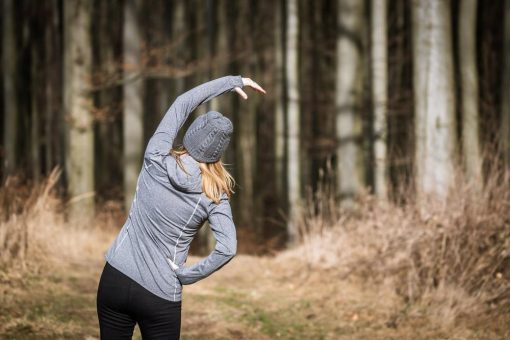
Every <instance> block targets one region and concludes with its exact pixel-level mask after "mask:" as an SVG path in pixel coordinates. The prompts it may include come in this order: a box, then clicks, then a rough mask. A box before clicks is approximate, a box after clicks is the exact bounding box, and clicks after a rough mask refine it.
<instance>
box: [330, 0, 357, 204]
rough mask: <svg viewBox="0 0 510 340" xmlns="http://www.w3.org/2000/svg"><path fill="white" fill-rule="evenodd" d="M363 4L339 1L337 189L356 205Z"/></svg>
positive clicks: (353, 0)
mask: <svg viewBox="0 0 510 340" xmlns="http://www.w3.org/2000/svg"><path fill="white" fill-rule="evenodd" d="M363 10H364V9H363V1H358V0H339V1H338V30H339V32H338V33H337V34H338V38H337V45H336V54H337V70H336V101H335V105H336V134H337V143H338V146H337V152H336V156H337V190H338V193H339V196H340V198H341V200H342V203H343V204H344V205H346V206H351V205H352V204H353V199H354V198H355V197H356V195H358V194H359V193H360V190H361V189H362V186H363V178H364V173H363V154H362V148H361V138H362V129H361V128H362V126H361V112H360V111H361V110H360V99H361V85H362V79H363V67H362V66H363V65H362V60H363V58H362V48H363V44H362V28H363V25H364V23H363Z"/></svg>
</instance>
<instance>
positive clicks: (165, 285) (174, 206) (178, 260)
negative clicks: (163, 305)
mask: <svg viewBox="0 0 510 340" xmlns="http://www.w3.org/2000/svg"><path fill="white" fill-rule="evenodd" d="M235 87H243V82H242V78H241V77H240V76H227V77H222V78H219V79H216V80H212V81H210V82H207V83H205V84H202V85H200V86H197V87H195V88H193V89H191V90H189V91H188V92H186V93H184V94H182V95H180V96H179V97H177V99H176V100H175V102H174V103H173V104H172V106H171V107H170V108H169V109H168V111H167V112H166V114H165V116H164V117H163V119H162V121H161V123H160V124H159V126H158V128H157V129H156V132H155V133H154V135H153V136H152V137H151V139H150V141H149V143H148V145H147V149H146V150H145V154H144V159H143V166H142V169H141V171H140V175H139V176H138V182H137V186H136V192H135V196H134V199H133V202H132V204H131V208H130V211H129V216H128V218H127V220H126V222H125V223H124V225H123V227H122V229H121V230H120V232H119V234H118V235H117V237H116V238H115V240H114V241H113V243H112V245H111V246H110V248H109V249H108V251H107V252H106V255H105V259H106V261H107V262H108V263H109V264H110V265H112V266H113V267H115V268H116V269H118V270H119V271H121V272H122V273H124V274H125V275H127V276H129V277H130V278H131V279H133V280H134V281H136V282H137V283H139V284H140V285H142V286H143V287H145V288H146V289H147V290H149V291H150V292H152V293H154V294H155V295H157V296H159V297H162V298H164V299H167V300H170V301H180V300H181V292H182V284H191V283H194V282H196V281H198V280H201V279H203V278H205V277H207V276H208V275H210V274H211V273H213V272H214V271H216V270H218V269H219V268H220V267H222V266H223V265H225V264H226V263H227V262H228V261H229V260H230V259H231V258H232V257H233V256H234V255H235V253H236V248H237V242H236V230H235V226H234V222H233V220H232V212H231V209H230V204H229V201H228V198H227V196H226V194H223V196H222V199H221V201H220V203H219V204H215V203H214V202H213V201H211V200H210V199H209V198H208V197H207V196H205V194H204V193H203V192H202V186H201V172H200V168H199V165H198V162H197V161H195V160H194V159H193V158H192V157H191V156H189V155H184V156H182V161H183V163H184V166H185V168H186V170H187V172H188V174H186V173H185V172H184V171H182V169H181V168H180V167H179V165H178V164H177V162H176V160H175V158H174V157H173V156H171V155H170V154H169V151H170V149H171V148H172V143H173V141H174V139H175V137H176V135H177V132H178V131H179V129H180V128H181V126H182V125H183V123H184V122H185V121H186V119H187V118H188V116H189V114H190V113H191V112H192V111H193V110H194V109H195V108H196V107H197V106H199V105H200V104H202V103H204V102H207V101H209V100H211V99H212V98H214V97H216V96H219V95H221V94H223V93H225V92H228V91H232V90H233V89H234V88H235ZM206 220H208V221H209V225H210V227H211V230H212V231H213V233H214V236H215V238H216V246H215V248H214V250H213V251H212V252H211V254H210V255H209V256H208V257H206V258H204V259H202V260H200V261H199V262H198V263H196V264H194V265H192V266H189V267H184V266H183V265H184V263H185V262H186V258H187V256H188V250H189V246H190V243H191V241H192V239H193V237H194V236H195V234H196V233H197V231H198V229H200V227H201V226H202V224H203V223H204V222H205V221H206ZM169 260H170V261H172V262H174V263H175V264H177V266H179V269H177V270H176V271H173V270H172V267H171V264H170V263H171V262H170V261H169Z"/></svg>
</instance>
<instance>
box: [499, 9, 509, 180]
mask: <svg viewBox="0 0 510 340" xmlns="http://www.w3.org/2000/svg"><path fill="white" fill-rule="evenodd" d="M504 20H505V24H504V38H503V39H504V40H503V64H504V65H503V75H502V78H503V81H502V87H501V146H502V147H501V149H502V151H503V159H504V162H505V166H506V170H507V171H509V170H510V1H508V0H507V1H505V14H504ZM509 177H510V175H509Z"/></svg>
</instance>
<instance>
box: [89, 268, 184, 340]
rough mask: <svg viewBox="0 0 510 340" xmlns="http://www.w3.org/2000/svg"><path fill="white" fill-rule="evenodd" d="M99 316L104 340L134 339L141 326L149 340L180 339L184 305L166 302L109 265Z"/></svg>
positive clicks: (102, 282) (99, 294)
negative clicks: (134, 331)
mask: <svg viewBox="0 0 510 340" xmlns="http://www.w3.org/2000/svg"><path fill="white" fill-rule="evenodd" d="M97 316H98V318H99V330H100V332H101V339H105V340H117V339H131V337H132V336H133V330H134V328H135V324H136V323H138V326H139V327H140V331H141V332H142V337H143V339H144V340H147V339H179V336H180V332H181V302H180V301H177V302H173V301H168V300H165V299H163V298H161V297H159V296H157V295H155V294H153V293H151V292H149V291H148V290H147V289H145V288H144V287H142V286H140V285H139V284H138V283H136V282H135V281H133V280H132V279H131V278H129V277H128V276H126V275H125V274H123V273H121V272H120V271H118V270H117V269H115V268H114V267H112V266H111V265H110V264H109V263H108V262H107V263H106V264H105V267H104V269H103V273H102V274H101V279H100V281H99V287H98V289H97Z"/></svg>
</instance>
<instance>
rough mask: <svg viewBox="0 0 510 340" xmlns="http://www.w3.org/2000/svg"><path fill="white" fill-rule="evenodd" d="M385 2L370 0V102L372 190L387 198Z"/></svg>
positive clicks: (378, 195)
mask: <svg viewBox="0 0 510 340" xmlns="http://www.w3.org/2000/svg"><path fill="white" fill-rule="evenodd" d="M387 10H388V4H387V2H386V0H373V1H372V8H371V19H372V26H371V30H372V38H371V42H372V103H373V108H374V135H375V141H374V158H375V164H374V167H375V169H374V177H375V178H374V182H375V183H374V184H375V185H374V191H375V194H376V196H377V197H379V198H381V199H386V198H387V195H388V179H387V171H388V170H387V169H388V165H387V155H386V154H387V152H386V145H387V144H386V143H387V125H388V123H387V109H386V108H387V102H388V98H387V97H388V94H387V84H388V70H387V62H388V42H387V35H386V32H387Z"/></svg>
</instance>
